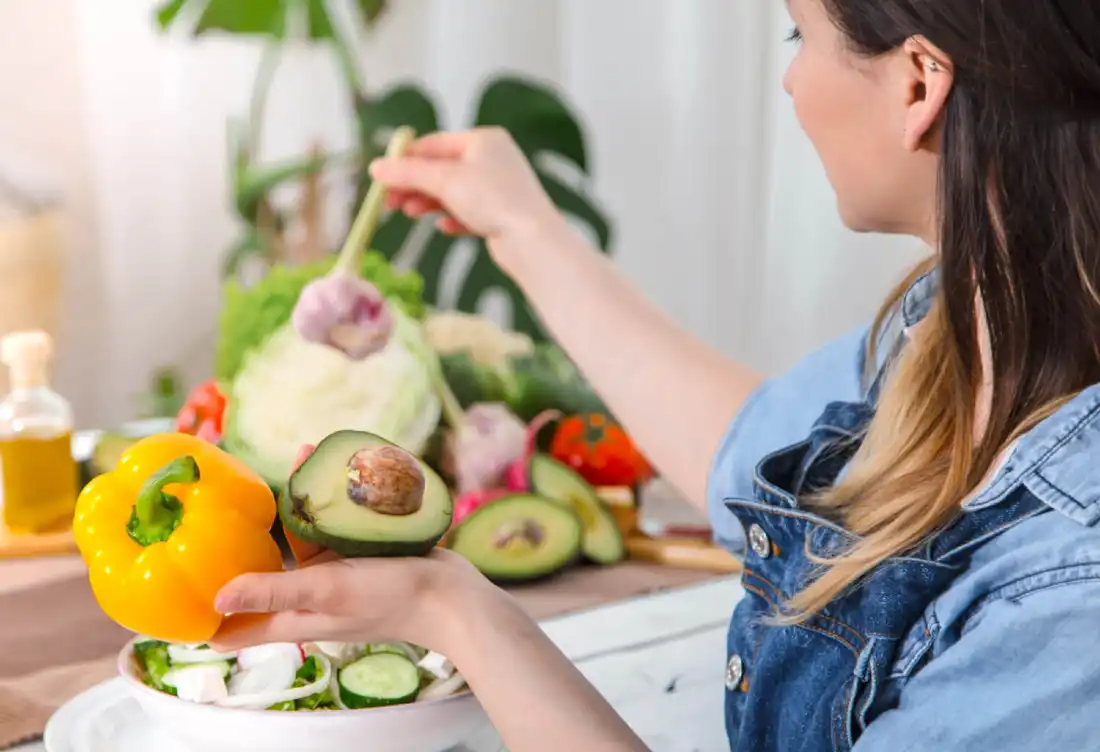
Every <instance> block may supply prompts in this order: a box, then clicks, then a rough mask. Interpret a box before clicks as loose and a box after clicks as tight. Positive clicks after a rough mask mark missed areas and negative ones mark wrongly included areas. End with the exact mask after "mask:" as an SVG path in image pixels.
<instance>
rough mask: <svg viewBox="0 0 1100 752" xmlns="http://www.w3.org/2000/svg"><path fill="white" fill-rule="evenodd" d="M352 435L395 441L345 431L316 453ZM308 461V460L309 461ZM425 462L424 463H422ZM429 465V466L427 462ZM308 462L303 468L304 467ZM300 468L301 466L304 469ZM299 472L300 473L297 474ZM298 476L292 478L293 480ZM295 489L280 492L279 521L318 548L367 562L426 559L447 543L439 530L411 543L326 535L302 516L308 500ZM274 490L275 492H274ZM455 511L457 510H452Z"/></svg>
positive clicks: (289, 485) (374, 441)
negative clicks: (390, 558)
mask: <svg viewBox="0 0 1100 752" xmlns="http://www.w3.org/2000/svg"><path fill="white" fill-rule="evenodd" d="M348 436H355V437H356V438H361V439H362V440H363V445H364V446H367V445H372V444H373V445H378V444H389V445H393V443H392V442H390V441H386V440H385V439H383V438H381V437H380V436H375V435H374V434H371V433H368V432H365V431H351V430H343V431H337V432H335V433H333V434H330V435H329V436H327V437H325V438H324V439H322V440H321V441H320V442H318V444H317V446H316V447H315V448H314V452H320V451H324V449H325V445H326V443H329V442H336V441H339V440H341V439H343V438H345V437H348ZM306 461H307V462H308V459H307V460H306ZM421 462H423V460H421ZM425 464H426V463H425ZM304 465H305V462H303V463H302V465H301V466H304ZM301 466H300V467H301ZM427 470H428V471H429V472H431V468H430V467H429V468H427ZM295 473H297V470H296V471H295ZM293 478H294V475H293V474H292V475H291V480H293ZM293 486H294V484H293V483H292V482H287V483H285V484H284V485H283V487H282V488H281V489H279V490H278V492H277V494H276V495H277V497H278V504H277V509H278V512H279V521H280V522H281V523H282V525H283V528H284V529H286V530H288V531H289V532H290V533H291V534H292V535H294V537H296V538H298V539H300V540H302V541H305V542H307V543H315V544H317V545H318V546H323V547H324V548H327V549H329V550H330V551H333V552H334V553H337V554H339V555H340V556H343V557H344V558H348V559H364V558H374V557H379V558H381V557H410V556H425V555H427V554H428V553H430V552H431V551H432V549H434V548H435V547H436V545H437V544H438V543H439V542H440V541H441V540H443V538H444V536H446V535H447V529H443V530H441V531H439V533H438V534H436V535H434V536H430V537H428V538H424V539H420V540H407V541H395V540H389V541H365V540H358V539H353V538H344V537H341V536H339V535H335V534H333V533H326V532H324V531H321V530H318V529H317V528H316V527H315V526H314V525H313V524H311V523H310V522H309V521H308V520H306V519H304V518H303V517H302V516H301V515H300V514H299V513H298V511H297V510H298V509H300V508H301V507H302V505H303V504H304V502H305V501H306V498H305V497H304V496H297V495H295V494H294V493H292V491H291V488H292V487H293ZM273 490H274V489H273ZM452 510H453V507H452Z"/></svg>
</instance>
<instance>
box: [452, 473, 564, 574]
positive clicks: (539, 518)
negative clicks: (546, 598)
mask: <svg viewBox="0 0 1100 752" xmlns="http://www.w3.org/2000/svg"><path fill="white" fill-rule="evenodd" d="M582 538H583V531H582V529H581V520H580V518H579V517H578V516H577V515H576V513H574V512H573V511H572V510H571V509H569V508H568V507H565V506H563V505H561V504H559V503H557V502H555V501H551V500H550V499H544V498H542V497H540V496H535V495H532V494H523V493H520V494H515V495H513V496H504V497H502V498H500V499H497V500H495V501H492V502H489V503H488V504H486V505H485V506H483V507H481V508H480V509H478V510H477V511H476V512H472V513H471V514H470V515H469V516H468V517H466V518H465V519H464V520H462V522H460V523H459V524H458V526H457V527H455V529H454V530H453V531H451V534H450V536H449V538H448V542H447V545H448V547H449V548H450V549H451V550H452V551H454V552H455V553H457V554H460V555H462V556H463V557H465V558H466V559H467V560H468V561H469V562H470V563H471V564H473V565H474V566H475V567H477V569H478V570H479V571H480V572H481V573H482V574H484V575H485V576H486V577H488V578H489V579H490V580H493V581H494V582H499V583H517V582H530V581H532V580H539V579H544V578H546V577H549V576H551V575H553V574H556V573H557V572H559V571H561V570H562V569H565V568H566V567H567V566H569V565H570V564H572V563H573V562H574V561H576V560H577V559H578V558H579V557H580V552H581V540H582Z"/></svg>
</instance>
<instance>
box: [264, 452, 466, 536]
mask: <svg viewBox="0 0 1100 752" xmlns="http://www.w3.org/2000/svg"><path fill="white" fill-rule="evenodd" d="M453 511H454V505H453V502H452V499H451V492H450V490H449V489H448V488H447V485H446V484H445V483H444V482H443V480H442V479H441V478H440V477H439V476H438V475H437V474H436V473H435V471H434V470H432V469H431V468H430V467H429V466H428V465H427V464H426V463H425V462H424V461H423V460H421V459H420V458H418V457H416V456H415V455H413V454H411V453H409V452H407V451H405V450H404V449H402V448H400V447H398V446H397V445H396V444H393V443H391V442H389V441H386V440H385V439H383V438H382V437H380V436H376V435H374V434H372V433H367V432H365V431H337V432H336V433H334V434H331V435H329V436H327V437H325V438H324V439H322V440H321V443H319V444H318V445H317V448H316V449H314V451H313V454H311V455H310V456H309V457H307V458H306V460H305V462H303V463H302V464H301V465H300V466H299V467H298V469H297V470H295V471H294V473H293V474H292V475H291V476H290V480H289V481H288V482H287V484H286V487H285V488H284V490H283V493H282V494H281V495H280V498H279V519H280V520H281V521H282V523H283V526H284V527H286V528H287V529H288V530H289V531H290V532H291V533H293V534H294V535H295V536H297V537H298V538H301V539H302V540H304V541H309V542H312V543H316V544H318V545H321V546H324V547H325V548H328V549H331V550H333V551H335V552H336V553H338V554H340V555H341V556H347V557H366V556H421V555H423V554H426V553H428V552H429V551H431V550H432V549H433V548H434V547H435V545H436V544H437V543H439V541H440V540H441V539H442V538H443V536H444V535H445V534H446V533H447V530H448V528H450V526H451V519H452V515H453Z"/></svg>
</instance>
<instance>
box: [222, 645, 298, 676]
mask: <svg viewBox="0 0 1100 752" xmlns="http://www.w3.org/2000/svg"><path fill="white" fill-rule="evenodd" d="M276 656H278V657H280V658H281V659H282V660H285V661H286V662H287V663H288V664H292V665H293V666H294V670H295V671H297V670H298V669H299V668H301V666H302V664H303V663H304V662H305V658H303V657H302V650H301V648H300V647H299V646H298V643H296V642H270V643H267V644H266V645H257V646H255V647H252V648H245V649H244V650H241V651H239V652H238V653H237V665H238V666H240V667H241V668H242V669H249V668H252V667H253V666H256V665H259V664H261V663H266V662H267V661H268V660H270V659H271V658H273V657H276Z"/></svg>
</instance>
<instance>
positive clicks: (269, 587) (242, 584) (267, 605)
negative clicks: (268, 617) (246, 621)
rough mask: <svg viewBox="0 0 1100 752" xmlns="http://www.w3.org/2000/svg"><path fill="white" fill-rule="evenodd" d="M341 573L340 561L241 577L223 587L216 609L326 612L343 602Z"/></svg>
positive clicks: (249, 611)
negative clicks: (341, 599)
mask: <svg viewBox="0 0 1100 752" xmlns="http://www.w3.org/2000/svg"><path fill="white" fill-rule="evenodd" d="M342 574H344V569H343V567H342V565H341V563H340V562H339V561H330V562H326V563H324V564H316V565H312V566H308V567H301V568H299V569H292V570H290V571H288V572H278V573H250V574H242V575H240V576H239V577H236V578H234V579H233V580H231V581H230V582H228V583H227V584H226V585H225V586H224V587H222V589H221V590H220V591H219V592H218V595H217V598H216V599H215V600H214V608H215V609H217V611H218V613H222V614H240V613H254V614H255V613H276V612H279V611H320V612H324V611H326V610H328V609H331V608H333V607H334V606H338V605H339V603H340V595H339V593H340V590H341V588H342V587H343V582H344V580H343V577H342V576H341V575H342Z"/></svg>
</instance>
